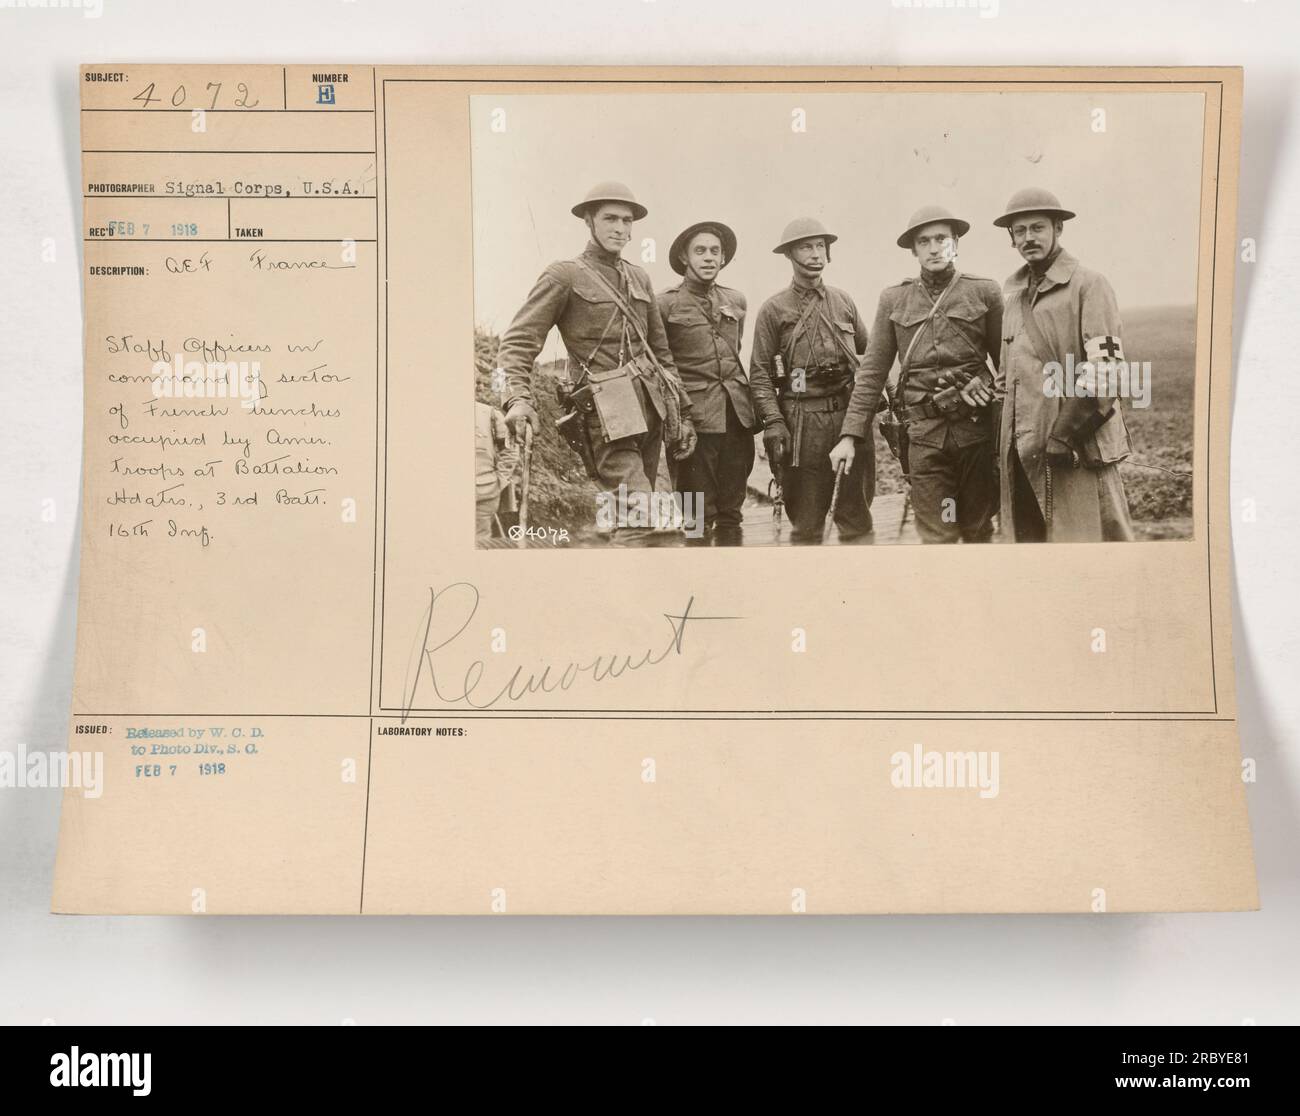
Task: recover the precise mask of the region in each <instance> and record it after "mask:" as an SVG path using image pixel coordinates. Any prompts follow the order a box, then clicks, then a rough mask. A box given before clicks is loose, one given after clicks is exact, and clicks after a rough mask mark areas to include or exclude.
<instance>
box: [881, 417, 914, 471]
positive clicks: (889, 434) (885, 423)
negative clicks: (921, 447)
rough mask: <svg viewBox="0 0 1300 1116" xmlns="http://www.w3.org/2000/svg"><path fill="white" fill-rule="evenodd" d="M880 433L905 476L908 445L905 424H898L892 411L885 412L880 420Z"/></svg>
mask: <svg viewBox="0 0 1300 1116" xmlns="http://www.w3.org/2000/svg"><path fill="white" fill-rule="evenodd" d="M880 433H881V436H882V437H883V438H884V439H885V444H886V445H887V446H888V447H889V452H890V453H892V454H893V455H894V457H895V458H897V460H898V465H899V468H901V469H902V470H903V476H907V472H908V470H907V456H908V449H909V447H910V443H909V442H908V438H907V423H905V422H899V421H898V419H896V418H895V417H894V413H893V411H886V412H885V413H884V414H883V415H882V416H881V419H880Z"/></svg>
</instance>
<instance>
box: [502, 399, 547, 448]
mask: <svg viewBox="0 0 1300 1116" xmlns="http://www.w3.org/2000/svg"><path fill="white" fill-rule="evenodd" d="M506 425H507V426H508V427H510V433H511V434H513V435H514V436H515V441H517V442H518V443H519V444H520V445H523V444H524V428H525V427H526V426H531V427H532V428H533V430H534V431H536V430H537V428H538V427H539V426H541V419H539V418H538V417H537V411H536V409H535V408H534V407H533V405H532V404H531V403H529V402H528V401H527V400H524V399H516V400H515V401H514V402H513V403H511V404H510V410H508V411H507V412H506Z"/></svg>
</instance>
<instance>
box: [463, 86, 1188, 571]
mask: <svg viewBox="0 0 1300 1116" xmlns="http://www.w3.org/2000/svg"><path fill="white" fill-rule="evenodd" d="M1120 84H1121V83H1119V82H1117V83H1116V85H1120ZM471 114H472V137H473V155H472V157H473V203H474V238H475V243H474V291H475V322H476V325H475V338H474V349H475V374H476V401H475V435H476V437H475V454H476V457H475V484H476V491H475V496H476V521H475V532H476V539H477V540H478V542H479V544H480V545H484V546H510V545H517V546H531V545H544V546H555V545H559V546H602V545H612V546H678V545H681V546H763V545H767V546H772V545H808V544H812V545H817V544H822V543H838V544H852V545H862V544H868V545H870V544H882V543H901V542H922V543H957V542H964V543H987V542H1127V541H1144V540H1162V539H1186V538H1190V537H1191V536H1192V513H1191V509H1192V463H1193V457H1194V452H1195V437H1194V431H1193V417H1194V416H1193V411H1194V398H1195V386H1196V385H1195V357H1196V352H1195V340H1196V317H1197V307H1196V284H1197V276H1198V257H1197V250H1198V241H1199V217H1200V196H1201V170H1202V162H1201V159H1202V141H1203V140H1202V137H1203V130H1204V119H1203V118H1204V98H1203V97H1202V96H1201V95H1200V94H1197V93H1190V92H1188V93H1177V94H1168V93H1152V92H1142V91H1134V90H1133V89H1131V88H1126V89H1124V90H1123V91H1115V92H1108V91H1105V90H1104V89H1103V90H1102V91H1100V92H1096V93H1093V92H1090V93H1080V92H1072V91H1064V90H1061V91H1056V90H1054V91H1051V92H1039V91H1025V92H1020V91H1016V92H1010V93H1008V92H999V93H981V92H979V91H977V90H973V91H970V92H962V93H956V94H954V93H949V92H944V93H930V92H920V93H918V92H880V93H875V92H870V93H860V92H843V93H833V92H831V93H824V94H822V93H819V94H814V95H803V94H799V95H795V96H792V95H790V94H782V93H780V92H767V91H763V90H762V89H761V87H760V88H759V90H758V91H755V92H743V93H735V92H726V93H695V92H686V93H680V94H672V93H668V94H665V93H649V94H647V93H627V94H616V95H609V94H601V95H583V94H581V93H575V94H572V95H567V96H557V95H546V96H538V95H527V94H525V95H518V96H504V97H496V96H476V97H472V98H471ZM1137 167H1140V168H1141V173H1140V174H1137V173H1134V170H1133V168H1137ZM1152 181H1158V182H1159V183H1160V188H1159V190H1152V189H1150V183H1151V182H1152ZM534 276H535V277H536V278H535V279H534V278H533V277H534Z"/></svg>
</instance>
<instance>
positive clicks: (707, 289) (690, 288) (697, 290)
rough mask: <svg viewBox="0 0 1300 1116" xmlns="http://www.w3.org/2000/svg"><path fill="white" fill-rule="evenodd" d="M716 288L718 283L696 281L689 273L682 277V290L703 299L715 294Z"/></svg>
mask: <svg viewBox="0 0 1300 1116" xmlns="http://www.w3.org/2000/svg"><path fill="white" fill-rule="evenodd" d="M716 286H717V283H716V282H714V283H702V282H700V280H698V279H696V278H695V276H694V275H692V274H691V273H690V272H689V271H688V272H687V273H686V274H685V275H683V276H682V289H683V290H684V291H687V292H688V293H690V294H693V295H700V296H701V297H704V296H708V295H710V294H712V293H713V290H714V288H715V287H716Z"/></svg>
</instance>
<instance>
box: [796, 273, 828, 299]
mask: <svg viewBox="0 0 1300 1116" xmlns="http://www.w3.org/2000/svg"><path fill="white" fill-rule="evenodd" d="M790 289H791V290H792V291H794V293H795V294H797V295H799V296H800V297H802V296H803V295H805V294H807V293H808V292H809V291H814V292H815V293H816V294H818V295H819V296H820V295H824V294H825V292H826V283H825V281H824V280H823V279H822V277H821V276H820V275H819V276H817V278H816V279H813V280H812V281H811V282H807V281H805V280H803V279H802V278H800V277H799V276H798V275H796V276H794V278H792V279H791V280H790Z"/></svg>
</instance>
